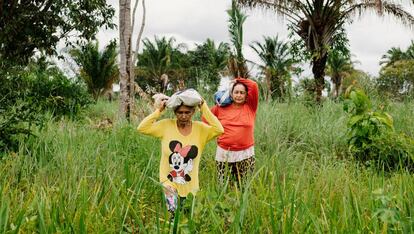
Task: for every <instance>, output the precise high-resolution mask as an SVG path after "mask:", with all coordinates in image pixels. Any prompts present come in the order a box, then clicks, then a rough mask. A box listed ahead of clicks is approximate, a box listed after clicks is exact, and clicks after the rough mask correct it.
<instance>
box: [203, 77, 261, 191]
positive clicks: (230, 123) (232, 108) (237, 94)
mask: <svg viewBox="0 0 414 234" xmlns="http://www.w3.org/2000/svg"><path fill="white" fill-rule="evenodd" d="M231 97H232V99H233V102H232V103H231V104H230V105H228V106H224V107H221V106H219V105H215V106H214V107H213V108H212V109H211V112H212V113H213V114H214V115H215V116H217V118H218V119H219V121H220V122H221V124H222V125H223V127H224V133H223V134H222V135H221V136H220V137H218V139H217V151H216V164H217V171H218V179H219V181H220V182H221V183H222V182H223V181H224V177H225V175H226V168H227V169H228V170H229V171H230V173H231V175H232V177H234V179H235V180H236V182H237V183H238V184H239V185H240V184H241V183H242V181H243V178H244V177H245V176H246V175H247V174H248V173H251V172H253V170H254V165H255V157H254V122H255V119H256V111H257V107H258V104H259V89H258V86H257V83H256V82H254V81H253V80H250V79H244V78H237V79H235V83H234V85H233V87H232V89H231Z"/></svg>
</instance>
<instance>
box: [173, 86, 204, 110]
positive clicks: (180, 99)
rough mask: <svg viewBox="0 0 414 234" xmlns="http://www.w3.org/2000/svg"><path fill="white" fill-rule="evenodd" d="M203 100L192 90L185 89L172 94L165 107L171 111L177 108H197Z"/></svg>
mask: <svg viewBox="0 0 414 234" xmlns="http://www.w3.org/2000/svg"><path fill="white" fill-rule="evenodd" d="M202 100H203V98H202V97H201V95H200V94H199V93H198V92H197V91H196V90H194V89H186V90H183V91H179V92H176V93H174V94H173V95H172V96H171V97H170V98H169V99H168V101H167V103H166V106H167V107H168V108H171V109H175V108H176V107H178V106H181V105H186V106H198V105H199V104H200V103H201V101H202Z"/></svg>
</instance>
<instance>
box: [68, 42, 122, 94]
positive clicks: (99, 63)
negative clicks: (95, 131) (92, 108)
mask: <svg viewBox="0 0 414 234" xmlns="http://www.w3.org/2000/svg"><path fill="white" fill-rule="evenodd" d="M116 46H117V45H116V42H115V41H111V42H110V43H109V44H108V45H107V46H106V47H105V48H104V50H103V51H102V52H100V51H99V43H98V42H95V43H94V42H89V43H88V44H86V45H85V46H83V47H81V48H74V49H72V50H71V51H70V55H71V56H72V58H73V60H74V61H75V62H76V64H77V65H78V66H79V67H80V73H79V76H80V78H81V79H83V80H84V81H85V83H86V85H87V87H88V90H89V92H90V93H91V94H92V96H93V98H94V99H95V100H97V99H98V98H99V97H100V96H102V95H103V94H105V93H106V92H107V91H108V90H110V89H111V88H112V84H113V83H114V82H115V81H116V80H117V79H118V76H119V71H118V65H117V50H116Z"/></svg>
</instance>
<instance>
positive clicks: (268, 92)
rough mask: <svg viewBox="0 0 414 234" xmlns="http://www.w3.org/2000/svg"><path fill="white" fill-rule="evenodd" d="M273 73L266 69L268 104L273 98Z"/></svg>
mask: <svg viewBox="0 0 414 234" xmlns="http://www.w3.org/2000/svg"><path fill="white" fill-rule="evenodd" d="M271 79H272V73H271V72H270V69H269V68H267V69H266V86H267V94H266V97H265V98H266V102H269V101H270V100H271V98H272V96H271V95H272V83H271V82H272V81H271Z"/></svg>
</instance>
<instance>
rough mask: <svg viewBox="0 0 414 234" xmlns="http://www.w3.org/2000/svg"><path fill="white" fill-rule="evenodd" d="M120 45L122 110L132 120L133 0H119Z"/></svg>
mask: <svg viewBox="0 0 414 234" xmlns="http://www.w3.org/2000/svg"><path fill="white" fill-rule="evenodd" d="M119 38H120V39H119V47H120V56H121V62H120V66H119V67H120V71H119V74H120V81H121V82H120V91H121V105H120V109H121V110H120V111H121V113H122V114H123V115H124V117H125V118H126V119H127V120H128V121H130V120H131V117H132V114H133V111H134V104H135V102H134V101H135V100H134V99H135V97H134V93H135V92H134V91H135V89H134V88H135V87H134V69H133V63H132V27H131V0H119Z"/></svg>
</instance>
